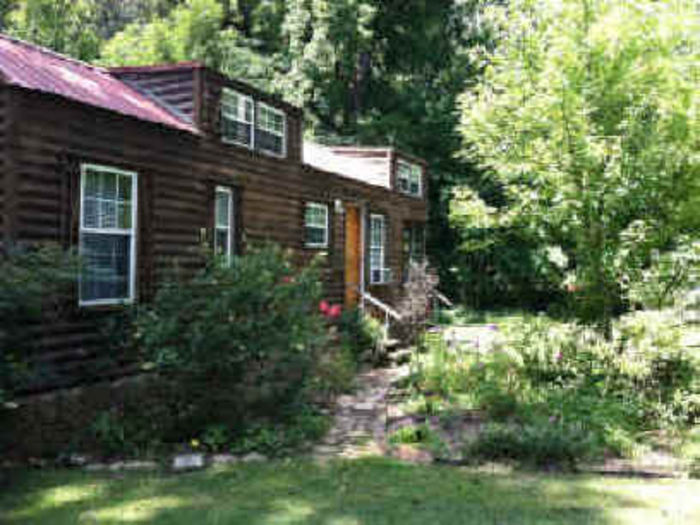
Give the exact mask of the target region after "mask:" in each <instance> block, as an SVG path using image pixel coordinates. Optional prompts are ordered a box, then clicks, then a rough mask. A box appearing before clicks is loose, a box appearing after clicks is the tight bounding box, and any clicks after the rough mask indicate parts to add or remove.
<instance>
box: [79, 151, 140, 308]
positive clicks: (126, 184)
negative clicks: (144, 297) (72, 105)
mask: <svg viewBox="0 0 700 525" xmlns="http://www.w3.org/2000/svg"><path fill="white" fill-rule="evenodd" d="M136 179H137V174H136V173H135V172H132V171H124V170H120V169H117V168H112V167H109V166H98V165H95V164H83V165H81V167H80V241H79V253H80V260H81V271H80V283H79V303H80V305H82V306H89V305H99V304H118V303H129V302H132V301H133V300H134V295H135V283H136V213H137V209H136V208H137V202H138V200H137V185H136Z"/></svg>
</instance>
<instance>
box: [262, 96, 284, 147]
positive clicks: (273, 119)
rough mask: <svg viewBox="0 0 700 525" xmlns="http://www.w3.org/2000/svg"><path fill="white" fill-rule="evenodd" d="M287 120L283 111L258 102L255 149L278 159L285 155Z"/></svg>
mask: <svg viewBox="0 0 700 525" xmlns="http://www.w3.org/2000/svg"><path fill="white" fill-rule="evenodd" d="M286 139H287V119H286V116H285V114H284V111H281V110H279V109H275V108H273V107H272V106H268V105H267V104H264V103H262V102H258V104H257V111H256V122H255V149H257V150H260V151H263V152H265V153H270V154H272V155H275V156H278V157H286V155H287V140H286Z"/></svg>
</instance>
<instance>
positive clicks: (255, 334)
mask: <svg viewBox="0 0 700 525" xmlns="http://www.w3.org/2000/svg"><path fill="white" fill-rule="evenodd" d="M320 286H321V285H320V279H319V274H318V271H317V269H316V267H315V266H313V265H312V266H309V267H305V268H303V269H301V270H300V271H296V270H295V269H294V268H293V267H292V265H291V263H290V261H289V259H288V258H287V257H286V256H285V254H284V253H283V252H282V251H280V250H279V249H277V248H275V247H272V246H268V247H265V248H262V249H260V250H257V251H254V252H252V253H250V254H248V255H245V256H241V257H236V258H234V260H233V262H232V264H231V265H230V266H228V265H223V264H221V261H219V260H214V259H212V260H211V261H210V262H209V264H208V265H207V266H206V268H205V269H203V270H202V271H200V272H199V273H197V274H196V275H195V276H194V277H193V278H192V279H189V280H179V281H173V280H171V281H170V282H166V283H164V284H163V285H162V286H161V287H160V289H159V290H158V292H157V294H156V296H155V298H154V300H153V302H152V304H150V305H147V306H144V307H143V308H142V309H141V311H140V312H139V315H138V318H137V322H136V323H137V324H136V326H137V334H136V342H137V343H138V344H139V345H140V347H141V348H142V350H143V352H144V354H145V356H146V359H147V360H148V361H150V362H151V363H152V365H153V366H155V367H156V369H157V370H158V371H159V372H160V373H161V374H163V375H164V376H165V377H168V378H170V379H172V380H173V381H175V383H176V384H177V385H178V386H179V390H180V399H179V400H178V402H179V408H180V413H179V419H180V421H179V423H180V428H181V431H182V433H183V434H184V433H185V432H187V434H188V436H186V437H190V436H191V435H192V433H193V431H194V433H195V434H200V433H201V432H203V431H204V430H205V429H206V428H207V427H208V426H209V425H212V424H225V425H228V426H231V427H238V426H241V425H244V424H245V423H246V422H247V421H248V420H251V419H255V418H257V417H260V416H261V415H263V416H265V417H274V415H275V414H279V413H280V412H282V411H284V409H285V408H286V407H288V406H290V405H295V404H297V403H299V401H300V396H301V395H302V394H303V393H304V392H305V388H304V386H305V385H306V384H307V383H308V380H309V377H310V372H311V371H312V369H313V363H314V361H315V359H316V356H317V355H318V354H319V352H320V351H321V350H322V349H323V348H324V346H325V344H326V341H327V337H326V327H325V324H324V321H323V319H322V318H321V317H320V315H319V314H318V303H319V300H320V296H321V288H320Z"/></svg>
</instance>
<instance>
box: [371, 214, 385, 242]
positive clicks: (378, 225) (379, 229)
mask: <svg viewBox="0 0 700 525" xmlns="http://www.w3.org/2000/svg"><path fill="white" fill-rule="evenodd" d="M370 242H371V245H372V246H382V244H383V243H384V221H383V220H382V219H379V218H373V219H372V220H371V226H370Z"/></svg>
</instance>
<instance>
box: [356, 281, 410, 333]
mask: <svg viewBox="0 0 700 525" xmlns="http://www.w3.org/2000/svg"><path fill="white" fill-rule="evenodd" d="M358 292H359V293H360V298H361V299H362V304H363V305H364V303H365V302H368V303H369V304H371V305H372V306H374V307H375V308H377V309H379V310H381V312H382V314H383V315H384V337H385V338H388V337H389V329H390V328H391V319H394V320H395V321H398V322H401V314H399V313H398V312H397V311H396V310H394V309H393V308H392V307H391V306H389V305H388V304H386V303H385V302H383V301H381V300H379V299H377V298H376V297H375V296H373V295H372V294H371V293H369V292H368V291H367V290H362V289H360V288H358Z"/></svg>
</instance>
